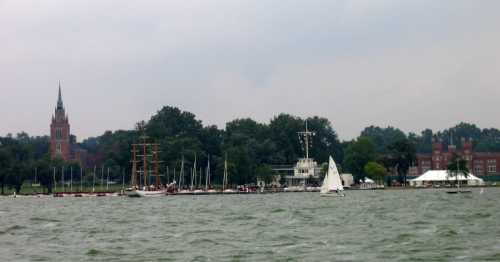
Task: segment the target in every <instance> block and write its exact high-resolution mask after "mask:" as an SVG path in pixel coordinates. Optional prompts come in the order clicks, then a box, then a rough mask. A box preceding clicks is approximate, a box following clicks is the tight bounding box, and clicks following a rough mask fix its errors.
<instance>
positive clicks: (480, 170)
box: [474, 165, 484, 175]
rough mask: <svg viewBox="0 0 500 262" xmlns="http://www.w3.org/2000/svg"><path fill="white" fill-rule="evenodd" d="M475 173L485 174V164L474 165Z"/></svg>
mask: <svg viewBox="0 0 500 262" xmlns="http://www.w3.org/2000/svg"><path fill="white" fill-rule="evenodd" d="M474 173H475V174H476V175H483V174H484V170H483V166H482V165H475V166H474Z"/></svg>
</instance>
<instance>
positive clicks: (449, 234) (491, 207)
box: [0, 188, 500, 261]
mask: <svg viewBox="0 0 500 262" xmlns="http://www.w3.org/2000/svg"><path fill="white" fill-rule="evenodd" d="M499 212H500V189H491V188H488V189H485V191H484V193H482V194H480V192H479V189H477V190H474V192H473V194H471V195H465V194H464V195H448V194H445V192H444V191H440V190H406V191H399V190H386V191H348V192H347V197H345V198H320V197H319V194H317V193H285V194H269V195H224V196H169V197H157V198H141V199H131V198H121V197H106V198H70V197H66V198H38V199H36V198H16V199H13V198H6V197H4V198H0V259H1V260H2V261H33V260H34V261H116V260H121V261H390V260H399V261H401V260H403V261H430V260H444V261H458V260H464V261H472V260H481V261H484V260H493V261H500V215H499Z"/></svg>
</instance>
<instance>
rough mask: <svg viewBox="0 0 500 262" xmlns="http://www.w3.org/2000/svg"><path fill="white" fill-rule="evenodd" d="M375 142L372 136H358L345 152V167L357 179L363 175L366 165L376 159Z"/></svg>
mask: <svg viewBox="0 0 500 262" xmlns="http://www.w3.org/2000/svg"><path fill="white" fill-rule="evenodd" d="M375 157H376V154H375V144H374V143H373V141H372V140H371V139H370V138H367V137H358V139H357V140H356V141H353V142H352V143H350V144H349V145H348V146H347V148H346V150H345V153H344V164H343V167H344V168H345V169H346V171H348V172H351V173H352V174H353V175H354V177H355V179H356V181H358V180H359V179H360V178H362V177H363V172H364V167H365V165H366V164H367V163H368V162H370V161H374V160H375Z"/></svg>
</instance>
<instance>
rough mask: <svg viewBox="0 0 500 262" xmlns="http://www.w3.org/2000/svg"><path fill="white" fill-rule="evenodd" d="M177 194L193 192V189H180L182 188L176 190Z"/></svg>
mask: <svg viewBox="0 0 500 262" xmlns="http://www.w3.org/2000/svg"><path fill="white" fill-rule="evenodd" d="M177 194H178V195H191V194H193V191H191V190H188V189H182V190H179V191H177Z"/></svg>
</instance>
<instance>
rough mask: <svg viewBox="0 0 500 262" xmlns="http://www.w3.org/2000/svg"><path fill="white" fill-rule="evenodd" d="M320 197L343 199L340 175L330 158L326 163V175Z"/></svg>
mask: <svg viewBox="0 0 500 262" xmlns="http://www.w3.org/2000/svg"><path fill="white" fill-rule="evenodd" d="M320 195H321V196H325V197H344V196H345V194H344V187H343V186H342V181H341V180H340V174H339V171H338V169H337V165H336V164H335V161H333V158H332V157H331V156H330V159H329V163H328V173H327V174H326V176H325V179H324V180H323V184H322V185H321V190H320Z"/></svg>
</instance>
